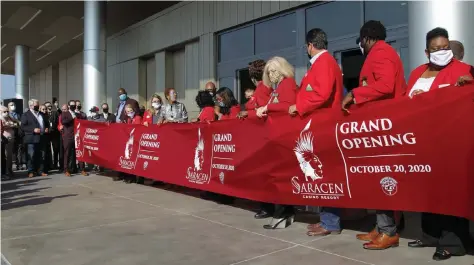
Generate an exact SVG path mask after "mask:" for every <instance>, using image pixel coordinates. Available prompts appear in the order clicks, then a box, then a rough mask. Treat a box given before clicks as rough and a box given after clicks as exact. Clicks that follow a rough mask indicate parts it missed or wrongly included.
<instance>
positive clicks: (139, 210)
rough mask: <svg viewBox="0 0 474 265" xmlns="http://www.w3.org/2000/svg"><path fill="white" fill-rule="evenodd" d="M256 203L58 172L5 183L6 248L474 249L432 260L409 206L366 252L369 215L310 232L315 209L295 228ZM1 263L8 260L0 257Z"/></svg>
mask: <svg viewBox="0 0 474 265" xmlns="http://www.w3.org/2000/svg"><path fill="white" fill-rule="evenodd" d="M257 206H258V205H256V204H255V203H252V202H249V201H245V200H238V201H237V203H236V205H234V206H227V205H220V204H217V203H215V202H212V201H206V200H203V199H201V198H199V192H198V191H194V190H190V189H185V188H181V187H176V186H174V187H158V188H157V187H152V186H144V185H136V184H125V183H123V182H113V181H112V180H111V179H110V178H109V177H106V176H98V175H91V176H88V177H83V176H79V175H75V176H73V177H71V178H68V177H65V176H64V175H51V176H48V177H36V178H33V179H31V180H29V179H26V178H22V179H18V180H11V181H6V182H3V183H2V212H1V214H2V215H1V227H2V230H1V233H2V234H1V237H2V243H1V244H2V254H3V255H4V256H5V258H6V259H7V260H8V261H9V262H10V263H11V264H12V265H26V264H34V265H66V264H67V265H79V264H81V265H85V264H91V265H92V264H94V265H96V264H104V265H106V264H111V265H112V264H113V265H122V264H123V265H130V264H159V265H168V264H169V265H172V264H173V265H174V264H176V265H178V264H179V265H192V264H198V265H201V264H203V265H204V264H206V265H213V264H216V265H218V264H219V265H230V264H244V265H250V264H256V265H257V264H258V265H264V264H271V265H287V264H297V265H306V264H308V265H314V264H323V265H333V264H334V265H336V264H337V265H361V264H383V265H400V264H403V265H422V264H452V265H454V264H455V265H472V264H474V256H470V255H468V256H464V257H459V258H451V259H450V260H448V261H445V262H435V261H433V260H432V259H431V256H432V254H433V252H434V249H410V248H408V247H407V242H408V241H409V240H410V239H409V238H414V237H415V236H416V235H417V233H419V215H418V214H413V213H408V214H407V225H406V227H407V228H406V231H404V234H402V235H403V236H404V238H403V239H402V240H401V242H400V247H398V248H394V249H389V250H386V251H367V250H364V249H362V243H361V242H358V241H357V240H356V239H355V234H356V233H358V232H359V231H356V230H351V229H360V228H361V227H362V230H367V229H369V227H370V224H371V222H372V220H371V217H368V218H366V219H365V220H362V221H357V222H348V223H346V224H345V226H346V227H349V229H346V230H344V231H343V233H342V234H341V235H339V236H327V237H322V238H321V237H320V238H314V237H307V236H306V234H305V233H306V225H307V223H308V222H316V221H317V217H316V216H313V215H308V214H300V215H299V216H298V217H297V222H296V223H295V224H293V225H292V226H291V227H289V228H287V229H283V230H278V231H267V230H264V229H263V228H262V225H263V224H265V223H266V222H267V221H266V220H255V219H253V214H254V213H253V212H252V210H254V209H256V207H257ZM3 264H8V263H6V262H5V263H4V261H2V265H3Z"/></svg>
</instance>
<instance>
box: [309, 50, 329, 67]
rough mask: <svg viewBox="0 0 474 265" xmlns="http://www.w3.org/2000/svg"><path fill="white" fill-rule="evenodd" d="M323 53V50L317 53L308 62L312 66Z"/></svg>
mask: <svg viewBox="0 0 474 265" xmlns="http://www.w3.org/2000/svg"><path fill="white" fill-rule="evenodd" d="M325 52H327V50H323V51H320V52H318V53H317V54H316V55H314V56H313V57H312V58H311V60H309V62H310V63H311V64H314V62H316V60H317V59H318V58H319V56H321V54H323V53H325Z"/></svg>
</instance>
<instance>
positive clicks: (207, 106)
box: [196, 90, 217, 122]
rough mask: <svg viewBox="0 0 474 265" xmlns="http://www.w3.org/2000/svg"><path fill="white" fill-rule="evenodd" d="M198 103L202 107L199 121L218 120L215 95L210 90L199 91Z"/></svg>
mask: <svg viewBox="0 0 474 265" xmlns="http://www.w3.org/2000/svg"><path fill="white" fill-rule="evenodd" d="M196 104H197V105H198V107H199V108H200V109H201V112H200V113H199V117H198V118H197V121H199V122H212V121H215V120H216V116H217V115H216V113H215V110H214V106H215V103H214V97H213V95H212V94H211V93H210V92H209V91H205V90H203V91H199V92H198V94H197V96H196Z"/></svg>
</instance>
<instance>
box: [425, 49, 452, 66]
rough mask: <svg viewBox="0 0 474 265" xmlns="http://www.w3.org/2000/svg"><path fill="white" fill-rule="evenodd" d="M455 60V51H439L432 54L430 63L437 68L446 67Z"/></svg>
mask: <svg viewBox="0 0 474 265" xmlns="http://www.w3.org/2000/svg"><path fill="white" fill-rule="evenodd" d="M452 59H453V51H451V50H439V51H435V52H432V53H430V62H431V63H432V64H434V65H437V66H446V65H448V64H449V63H450V62H451V60H452Z"/></svg>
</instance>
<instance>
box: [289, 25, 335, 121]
mask: <svg viewBox="0 0 474 265" xmlns="http://www.w3.org/2000/svg"><path fill="white" fill-rule="evenodd" d="M306 45H307V51H308V57H309V58H310V62H311V67H310V68H309V70H308V72H307V73H306V75H305V76H304V77H303V79H302V80H301V84H300V88H299V92H298V95H297V97H296V104H295V105H292V106H290V108H289V110H288V112H289V113H290V115H295V114H296V113H298V114H299V115H300V116H304V115H306V114H307V113H310V112H312V111H314V110H316V109H320V108H332V107H336V106H337V107H338V106H339V104H340V102H341V100H342V93H343V84H342V72H341V68H340V67H339V65H338V64H337V62H336V60H335V59H334V57H332V55H331V54H329V53H328V51H327V47H328V40H327V35H326V33H325V32H324V31H323V30H322V29H319V28H315V29H312V30H310V31H309V32H308V34H306Z"/></svg>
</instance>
